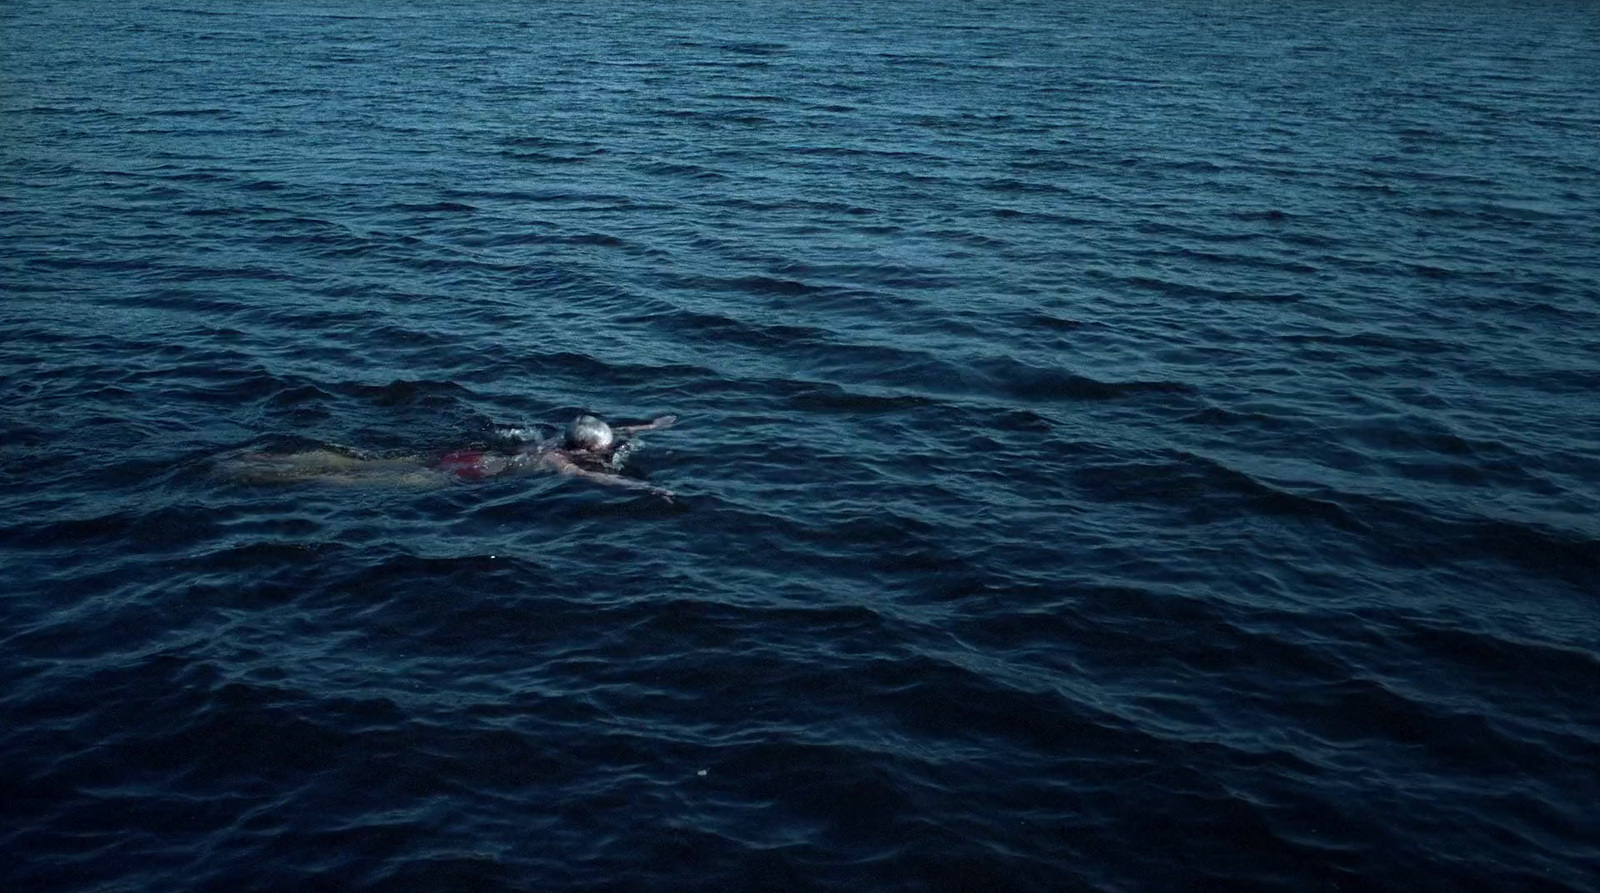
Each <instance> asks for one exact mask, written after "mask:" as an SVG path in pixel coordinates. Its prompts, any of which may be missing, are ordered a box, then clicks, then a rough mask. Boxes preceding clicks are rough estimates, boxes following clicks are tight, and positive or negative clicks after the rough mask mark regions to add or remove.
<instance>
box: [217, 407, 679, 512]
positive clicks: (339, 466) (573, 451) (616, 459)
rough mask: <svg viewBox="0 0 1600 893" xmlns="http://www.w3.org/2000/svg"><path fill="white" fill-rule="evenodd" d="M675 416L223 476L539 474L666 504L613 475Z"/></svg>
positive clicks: (651, 489)
mask: <svg viewBox="0 0 1600 893" xmlns="http://www.w3.org/2000/svg"><path fill="white" fill-rule="evenodd" d="M676 421H677V417H676V416H670V415H667V416H661V417H659V418H657V419H655V420H654V421H652V422H648V423H646V424H642V425H619V426H616V427H612V426H611V425H608V424H606V423H605V422H603V421H601V420H600V419H598V418H596V417H595V416H591V415H583V416H579V417H578V418H577V419H576V420H574V421H573V422H572V423H571V424H570V425H568V426H567V427H566V429H565V431H564V432H563V434H562V435H561V436H560V437H558V438H552V439H550V440H543V441H537V442H535V443H532V444H529V445H527V446H524V447H521V448H518V449H516V450H514V451H510V452H498V451H493V450H476V449H467V450H452V451H450V452H448V453H445V454H443V455H441V456H438V457H434V458H429V457H424V456H414V455H413V456H398V457H387V458H372V457H367V456H361V455H353V454H351V453H347V452H340V451H338V450H332V449H315V450H303V451H301V452H297V453H250V454H247V455H245V456H242V457H240V458H238V459H235V460H233V461H232V462H230V463H228V464H227V465H226V466H225V468H226V469H227V471H228V473H229V474H230V475H231V476H233V477H235V478H237V479H239V480H243V481H249V482H252V483H293V482H300V481H322V482H325V483H332V484H392V485H403V486H419V487H429V486H442V485H444V484H448V483H450V482H452V481H457V480H459V481H481V480H484V479H486V478H491V477H496V476H498V475H502V474H507V473H512V472H518V471H545V472H551V473H555V474H561V475H567V476H571V477H581V478H585V479H587V480H590V481H593V482H594V483H597V484H604V485H606V486H611V487H620V488H623V489H629V490H643V491H646V492H648V493H650V494H651V495H653V496H659V497H661V498H663V499H666V500H668V501H671V499H672V491H670V490H667V489H665V488H663V487H657V486H655V485H653V484H649V483H647V482H645V481H641V480H638V479H636V478H629V477H623V476H622V475H620V474H617V473H616V470H617V469H619V468H620V467H621V465H622V461H623V460H624V459H625V458H626V456H627V454H628V453H629V452H630V451H631V450H632V449H634V448H635V447H636V446H637V444H638V442H637V441H635V440H632V439H631V437H632V435H634V434H636V433H638V432H640V431H650V430H661V429H663V428H669V427H671V426H672V425H673V423H675V422H676Z"/></svg>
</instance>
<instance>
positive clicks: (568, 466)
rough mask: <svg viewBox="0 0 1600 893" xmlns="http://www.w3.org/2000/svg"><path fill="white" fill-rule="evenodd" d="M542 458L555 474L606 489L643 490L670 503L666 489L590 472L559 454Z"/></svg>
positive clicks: (668, 492)
mask: <svg viewBox="0 0 1600 893" xmlns="http://www.w3.org/2000/svg"><path fill="white" fill-rule="evenodd" d="M542 458H543V460H544V463H545V465H546V466H548V467H549V468H550V469H551V470H552V471H554V472H556V473H557V474H565V475H569V476H571V477H581V478H583V479H584V480H589V481H594V482H595V483H597V484H605V485H606V486H608V487H621V488H623V489H626V490H643V491H645V492H647V493H649V494H650V495H651V496H659V497H661V498H662V499H665V500H666V501H668V502H671V501H672V491H671V490H668V489H666V488H665V487H657V486H655V485H654V484H647V483H645V482H644V481H639V480H634V479H633V478H625V477H623V476H622V475H620V474H608V473H606V472H603V471H590V470H589V469H587V468H582V467H580V466H578V465H577V464H576V463H574V462H573V461H572V460H571V459H568V458H567V457H566V456H563V455H561V454H560V453H546V454H544V456H543V457H542Z"/></svg>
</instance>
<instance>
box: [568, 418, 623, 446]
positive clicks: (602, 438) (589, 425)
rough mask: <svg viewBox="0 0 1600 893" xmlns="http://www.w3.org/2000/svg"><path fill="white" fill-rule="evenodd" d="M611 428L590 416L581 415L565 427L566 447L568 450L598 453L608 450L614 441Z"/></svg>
mask: <svg viewBox="0 0 1600 893" xmlns="http://www.w3.org/2000/svg"><path fill="white" fill-rule="evenodd" d="M615 439H616V438H615V436H614V435H613V434H612V433H611V426H610V425H607V424H606V423H605V422H602V421H600V420H599V419H597V418H595V417H594V416H592V415H581V416H578V418H577V419H576V420H575V421H574V422H573V423H572V424H570V425H568V426H567V433H566V446H567V449H569V450H589V451H591V452H600V451H601V450H606V449H610V447H611V444H612V442H613V441H615Z"/></svg>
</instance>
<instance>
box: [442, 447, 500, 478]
mask: <svg viewBox="0 0 1600 893" xmlns="http://www.w3.org/2000/svg"><path fill="white" fill-rule="evenodd" d="M483 459H484V453H483V451H482V450H455V451H453V452H449V453H445V454H444V455H443V456H440V457H439V461H438V462H435V463H434V464H433V468H434V470H435V471H445V472H449V473H450V474H453V475H455V476H456V477H459V478H461V479H462V480H466V481H481V480H483V479H484V478H486V477H488V476H489V469H488V468H486V467H485V463H484V461H483Z"/></svg>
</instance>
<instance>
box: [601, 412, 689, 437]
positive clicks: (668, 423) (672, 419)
mask: <svg viewBox="0 0 1600 893" xmlns="http://www.w3.org/2000/svg"><path fill="white" fill-rule="evenodd" d="M677 421H678V417H677V416H675V415H664V416H661V417H659V418H657V419H656V420H655V421H653V422H650V423H649V424H645V425H616V426H613V427H612V429H611V430H613V431H616V432H618V433H620V434H637V433H638V432H640V431H659V430H661V429H662V428H671V427H672V426H673V425H674V424H675V423H676V422H677Z"/></svg>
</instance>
